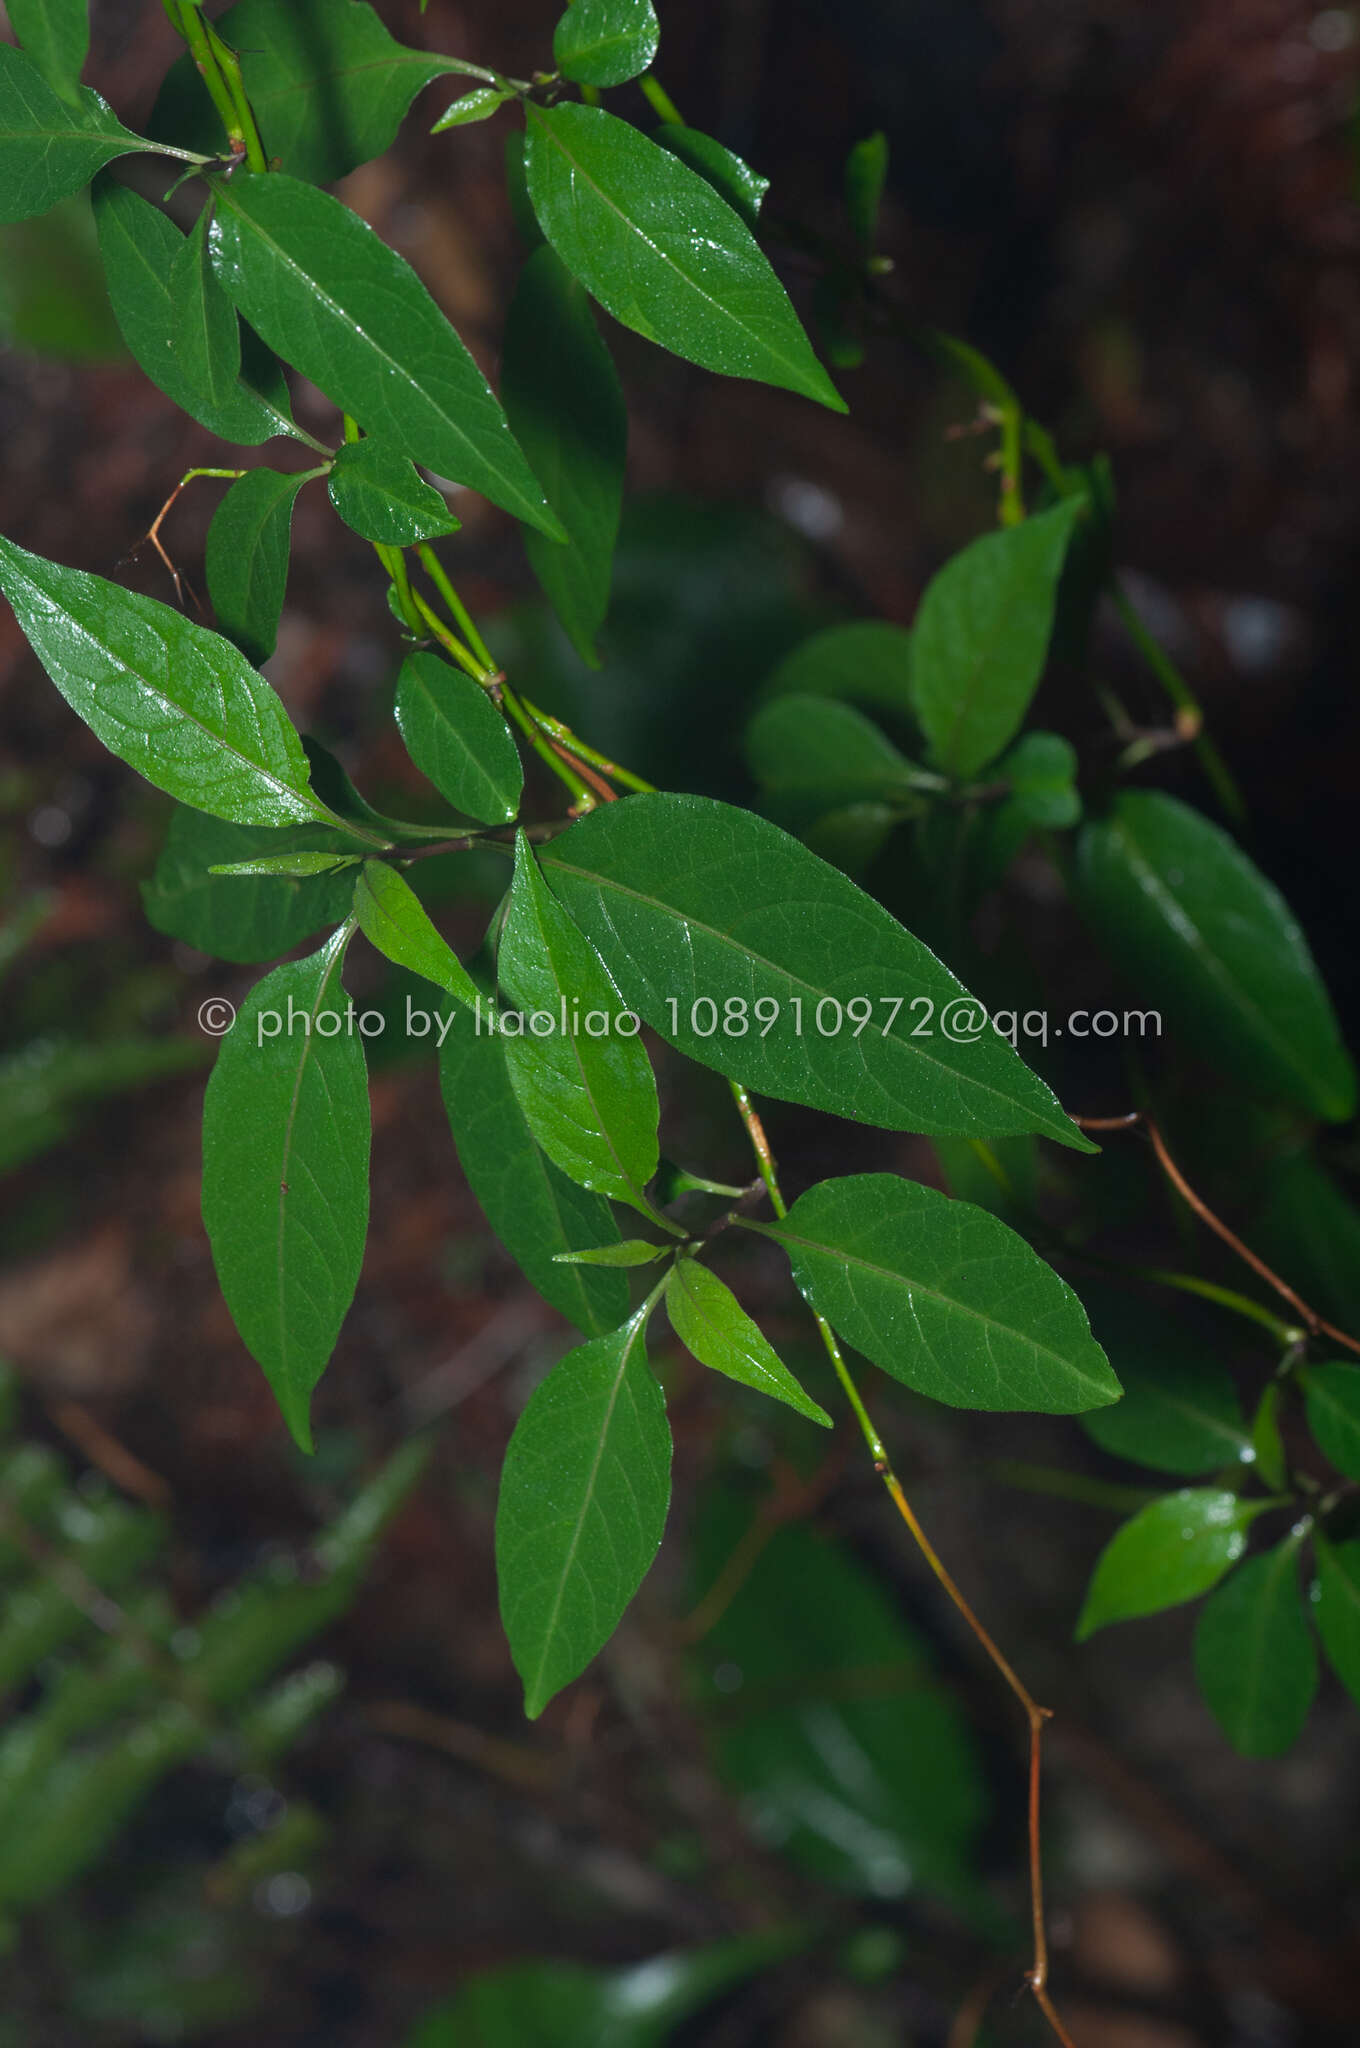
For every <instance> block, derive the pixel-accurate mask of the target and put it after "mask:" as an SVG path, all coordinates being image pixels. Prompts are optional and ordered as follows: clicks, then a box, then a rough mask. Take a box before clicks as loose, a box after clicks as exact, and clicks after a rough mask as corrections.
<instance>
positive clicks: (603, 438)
mask: <svg viewBox="0 0 1360 2048" xmlns="http://www.w3.org/2000/svg"><path fill="white" fill-rule="evenodd" d="M549 334H550V335H551V336H552V347H551V348H545V347H544V345H543V339H544V336H545V335H549ZM501 389H502V393H503V397H504V401H505V412H506V417H507V419H508V420H509V422H510V426H511V430H512V431H513V433H514V435H515V438H516V440H517V441H518V442H519V444H520V446H521V448H523V450H524V452H525V454H526V456H527V457H528V459H529V461H530V463H531V464H532V466H533V471H534V474H535V476H537V477H538V479H539V481H540V482H541V483H542V485H543V490H544V494H545V496H546V498H547V500H548V503H549V505H551V507H552V509H553V511H554V512H555V513H556V514H557V516H558V518H559V519H560V520H561V522H562V525H563V527H564V528H565V529H566V533H567V539H568V545H567V546H566V547H561V546H560V545H558V544H557V543H555V542H553V541H548V540H545V539H544V538H543V537H542V535H541V534H537V533H534V532H532V531H530V530H528V529H527V528H526V530H525V535H524V544H525V548H526V551H527V553H528V556H529V561H530V564H531V566H532V568H533V572H534V574H535V576H537V578H538V580H539V582H540V583H541V584H542V586H543V589H544V591H545V592H546V594H547V597H548V599H549V602H550V603H551V605H552V607H553V610H554V611H555V612H556V613H557V616H558V618H559V619H560V620H561V621H562V624H563V626H564V628H565V629H566V633H567V637H568V638H569V639H570V641H571V643H572V645H573V647H575V649H576V651H577V653H578V654H579V655H580V656H581V658H582V660H583V661H587V662H589V663H590V664H591V666H592V667H598V666H599V658H598V656H597V655H596V653H595V635H596V633H597V632H598V631H599V629H600V626H601V625H602V624H603V622H604V616H605V613H606V611H607V610H608V608H609V584H610V576H611V572H612V570H613V564H614V542H615V540H616V539H617V537H618V530H619V511H620V507H621V506H622V504H623V469H624V457H625V455H626V453H627V447H628V411H627V407H626V406H625V404H624V400H623V392H622V390H621V389H620V387H619V380H618V375H617V373H616V371H615V369H614V364H613V360H612V358H611V356H610V354H609V350H608V349H607V348H606V347H605V345H604V342H603V341H602V340H601V339H600V335H599V332H598V330H597V329H596V326H595V321H594V318H593V316H592V314H591V310H590V305H589V301H588V300H587V298H586V294H585V291H584V289H583V287H582V286H581V285H579V284H577V283H576V281H575V279H574V278H573V277H572V276H571V274H570V272H569V271H568V270H567V269H566V267H565V265H564V264H562V263H561V262H560V261H559V259H558V258H557V257H556V256H555V255H554V254H553V251H552V250H551V249H548V248H540V249H536V250H535V251H534V253H533V254H532V256H530V258H529V260H528V262H527V263H526V264H525V266H524V268H523V270H522V271H521V272H520V278H519V283H518V285H517V286H516V287H515V296H514V298H513V299H512V300H511V303H510V314H509V318H508V319H507V321H506V325H505V345H504V350H503V353H502V357H501Z"/></svg>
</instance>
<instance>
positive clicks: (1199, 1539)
mask: <svg viewBox="0 0 1360 2048" xmlns="http://www.w3.org/2000/svg"><path fill="white" fill-rule="evenodd" d="M1266 1505H1267V1503H1266V1502H1263V1501H1244V1500H1241V1499H1239V1497H1238V1496H1237V1494H1235V1493H1229V1492H1227V1491H1226V1490H1225V1489H1224V1488H1222V1487H1212V1486H1186V1487H1182V1488H1181V1489H1180V1490H1179V1492H1176V1493H1168V1494H1164V1495H1163V1496H1162V1498H1161V1499H1160V1500H1155V1501H1152V1502H1150V1503H1149V1505H1148V1506H1147V1507H1145V1508H1140V1510H1139V1511H1138V1513H1137V1514H1136V1515H1134V1516H1132V1517H1131V1519H1130V1520H1129V1521H1127V1522H1125V1523H1124V1524H1123V1526H1122V1527H1121V1528H1119V1529H1116V1531H1115V1533H1114V1535H1113V1536H1112V1537H1111V1538H1110V1540H1109V1542H1108V1543H1107V1544H1106V1546H1105V1548H1104V1550H1102V1552H1101V1553H1100V1556H1099V1557H1098V1558H1097V1560H1096V1568H1095V1570H1094V1572H1093V1573H1092V1574H1091V1583H1090V1586H1089V1587H1088V1589H1087V1593H1086V1601H1085V1604H1084V1606H1083V1607H1082V1610H1081V1617H1080V1619H1079V1620H1078V1622H1077V1641H1078V1642H1084V1641H1085V1640H1086V1638H1087V1636H1089V1635H1093V1634H1094V1633H1095V1631H1096V1630H1097V1629H1098V1628H1108V1627H1109V1625H1110V1623H1111V1622H1115V1621H1134V1620H1137V1619H1139V1618H1140V1617H1141V1616H1143V1615H1145V1614H1159V1613H1160V1612H1161V1611H1162V1609H1163V1608H1165V1607H1178V1606H1180V1605H1181V1604H1182V1603H1183V1602H1185V1601H1187V1600H1196V1599H1198V1598H1199V1596H1200V1594H1201V1593H1207V1592H1208V1591H1209V1589H1210V1587H1211V1586H1216V1585H1217V1584H1218V1581H1219V1580H1220V1579H1221V1578H1222V1577H1223V1575H1224V1573H1225V1572H1226V1571H1228V1570H1229V1569H1230V1567H1231V1566H1233V1565H1235V1564H1236V1563H1237V1560H1238V1559H1239V1558H1240V1557H1241V1555H1242V1552H1243V1551H1244V1550H1245V1549H1246V1545H1247V1530H1248V1529H1249V1528H1250V1526H1251V1524H1252V1522H1253V1521H1254V1520H1255V1519H1256V1517H1257V1515H1259V1514H1260V1513H1261V1511H1262V1509H1263V1508H1264V1507H1265V1506H1266Z"/></svg>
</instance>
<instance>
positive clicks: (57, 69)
mask: <svg viewBox="0 0 1360 2048" xmlns="http://www.w3.org/2000/svg"><path fill="white" fill-rule="evenodd" d="M5 11H6V13H7V14H8V15H9V25H10V27H11V28H12V29H13V30H14V33H15V35H16V36H18V38H19V41H20V43H21V44H22V45H23V47H24V49H25V50H26V51H27V52H28V54H29V56H30V57H31V58H32V59H33V62H34V63H35V64H36V65H37V67H38V69H39V71H41V73H42V75H43V77H44V78H45V79H46V80H47V83H48V84H49V85H50V86H51V87H52V90H53V91H54V92H56V93H59V94H60V96H61V97H62V99H64V100H67V101H69V102H70V103H71V104H73V105H74V104H77V103H78V102H79V97H80V91H79V89H80V74H81V72H82V70H83V69H84V67H85V59H86V57H87V56H88V54H89V49H90V9H89V0H9V4H8V6H7V8H6V10H5Z"/></svg>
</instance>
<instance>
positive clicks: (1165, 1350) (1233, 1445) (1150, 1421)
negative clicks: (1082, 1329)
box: [1081, 1285, 1253, 1479]
mask: <svg viewBox="0 0 1360 2048" xmlns="http://www.w3.org/2000/svg"><path fill="white" fill-rule="evenodd" d="M1082 1294H1083V1299H1084V1300H1085V1303H1086V1307H1087V1310H1088V1311H1089V1313H1090V1317H1091V1327H1092V1329H1093V1330H1094V1332H1095V1334H1096V1336H1097V1337H1098V1338H1099V1339H1100V1342H1101V1343H1102V1344H1103V1345H1104V1347H1105V1350H1106V1352H1107V1353H1108V1355H1109V1360H1110V1364H1111V1365H1112V1366H1113V1367H1114V1370H1115V1372H1116V1373H1117V1374H1118V1375H1119V1378H1120V1380H1121V1382H1122V1383H1123V1388H1124V1397H1123V1399H1122V1400H1121V1401H1116V1402H1115V1403H1114V1404H1113V1405H1112V1406H1111V1407H1109V1408H1098V1409H1096V1410H1094V1411H1093V1412H1092V1413H1091V1414H1090V1415H1083V1417H1082V1419H1081V1426H1082V1428H1083V1429H1084V1430H1085V1431H1086V1434H1087V1435H1088V1436H1089V1437H1092V1438H1094V1440H1095V1442H1096V1443H1098V1444H1099V1445H1100V1447H1101V1449H1102V1450H1106V1451H1109V1452H1110V1453H1111V1454H1112V1455H1113V1456H1114V1457H1116V1458H1128V1459H1129V1460H1130V1461H1131V1462H1132V1463H1133V1464H1135V1465H1150V1466H1151V1467H1152V1468H1153V1470H1154V1471H1157V1472H1175V1473H1177V1474H1178V1475H1179V1476H1180V1477H1181V1478H1184V1479H1197V1478H1199V1476H1200V1475H1201V1474H1202V1473H1205V1472H1217V1471H1219V1470H1221V1469H1222V1467H1223V1466H1225V1465H1231V1464H1236V1463H1239V1462H1240V1463H1242V1464H1244V1465H1250V1464H1251V1463H1252V1462H1253V1453H1252V1447H1251V1439H1250V1438H1249V1436H1248V1435H1247V1430H1246V1425H1245V1424H1244V1422H1243V1420H1242V1409H1241V1404H1240V1403H1239V1401H1238V1398H1237V1388H1236V1386H1235V1385H1234V1383H1233V1377H1232V1374H1231V1373H1230V1372H1229V1371H1228V1368H1227V1366H1226V1365H1223V1364H1221V1363H1220V1362H1219V1361H1218V1360H1217V1359H1216V1358H1213V1357H1211V1356H1210V1355H1209V1353H1208V1352H1207V1351H1206V1349H1205V1347H1204V1345H1203V1343H1202V1342H1201V1341H1200V1339H1199V1338H1198V1337H1197V1336H1195V1335H1192V1334H1188V1333H1187V1332H1186V1331H1185V1330H1184V1329H1183V1328H1182V1326H1181V1325H1180V1324H1179V1323H1178V1322H1177V1320H1176V1318H1175V1316H1173V1315H1172V1314H1170V1313H1169V1312H1168V1311H1167V1310H1165V1309H1161V1310H1158V1309H1153V1308H1150V1307H1149V1306H1148V1305H1147V1304H1146V1303H1145V1302H1142V1301H1139V1300H1138V1299H1136V1298H1135V1297H1132V1296H1130V1295H1127V1294H1125V1293H1123V1292H1122V1291H1120V1292H1116V1291H1115V1290H1114V1289H1110V1290H1108V1291H1106V1290H1105V1289H1103V1288H1100V1287H1098V1286H1095V1285H1088V1286H1085V1287H1083V1289H1082Z"/></svg>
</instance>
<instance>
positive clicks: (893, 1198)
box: [748, 1173, 1119, 1415]
mask: <svg viewBox="0 0 1360 2048" xmlns="http://www.w3.org/2000/svg"><path fill="white" fill-rule="evenodd" d="M748 1227H749V1228H751V1229H756V1230H759V1231H760V1232H761V1233H762V1235H764V1236H766V1237H772V1238H774V1239H775V1241H776V1242H777V1243H779V1244H782V1245H783V1247H784V1249H785V1251H786V1252H787V1253H788V1255H789V1259H790V1261H791V1263H792V1266H793V1277H794V1279H795V1280H796V1281H797V1283H798V1286H799V1289H800V1291H801V1292H802V1293H803V1294H804V1295H806V1297H807V1299H808V1300H809V1301H810V1302H811V1304H812V1306H813V1307H814V1308H815V1309H816V1310H818V1312H819V1313H820V1314H822V1315H824V1316H825V1317H826V1319H827V1321H828V1322H830V1323H833V1324H834V1325H835V1327H836V1329H837V1330H838V1331H839V1332H840V1334H841V1335H842V1336H843V1337H844V1338H845V1339H846V1340H847V1342H848V1343H850V1344H853V1345H854V1347H855V1349H856V1350H857V1351H862V1352H863V1353H864V1355H865V1357H866V1358H871V1359H872V1360H873V1362H874V1364H875V1365H880V1366H882V1368H883V1370H884V1371H885V1372H887V1373H891V1374H892V1376H893V1378H894V1379H896V1380H901V1381H902V1383H903V1385H904V1386H908V1387H914V1388H915V1390H916V1391H917V1393H920V1394H928V1395H929V1396H930V1398H931V1399H932V1400H935V1401H948V1402H949V1403H950V1404H951V1405H952V1406H953V1407H956V1408H987V1409H997V1408H1003V1409H1029V1410H1033V1411H1035V1412H1037V1413H1040V1414H1045V1415H1072V1414H1075V1413H1077V1412H1078V1410H1080V1409H1083V1408H1096V1407H1099V1406H1100V1405H1101V1404H1102V1403H1104V1402H1106V1401H1114V1400H1117V1399H1118V1398H1119V1382H1118V1380H1117V1379H1116V1378H1115V1376H1114V1374H1113V1373H1112V1372H1111V1370H1110V1367H1109V1364H1108V1363H1107V1361H1106V1358H1105V1354H1104V1352H1103V1351H1102V1350H1101V1348H1100V1346H1099V1345H1098V1344H1097V1343H1096V1341H1095V1339H1094V1338H1093V1337H1092V1335H1091V1332H1090V1328H1089V1326H1088V1324H1087V1321H1086V1313H1085V1310H1084V1309H1083V1308H1082V1305H1081V1303H1080V1302H1079V1301H1078V1299H1077V1297H1076V1295H1075V1294H1074V1293H1073V1292H1072V1290H1071V1288H1070V1287H1069V1286H1068V1285H1067V1283H1066V1282H1065V1281H1064V1280H1060V1279H1059V1278H1058V1275H1057V1274H1056V1273H1055V1272H1054V1271H1053V1269H1052V1267H1051V1266H1046V1265H1045V1264H1044V1262H1043V1260H1042V1259H1041V1258H1040V1257H1039V1256H1038V1254H1037V1253H1036V1252H1033V1251H1031V1249H1030V1247H1029V1246H1028V1245H1027V1244H1026V1243H1025V1240H1024V1239H1023V1238H1022V1237H1018V1236H1017V1235H1016V1233H1015V1232H1014V1231H1013V1230H1011V1229H1009V1228H1008V1227H1007V1226H1006V1225H1005V1224H1004V1223H1001V1222H999V1221H998V1220H997V1218H996V1217H995V1216H989V1215H988V1213H987V1211H986V1210H985V1209H975V1208H974V1207H973V1206H972V1204H971V1203H970V1202H954V1201H951V1200H950V1199H949V1197H948V1196H947V1195H942V1194H940V1193H938V1192H937V1190H936V1189H934V1188H926V1187H921V1186H920V1185H919V1184H918V1183H917V1182H916V1181H911V1180H901V1179H899V1178H898V1176H897V1175H896V1174H891V1173H860V1174H851V1175H849V1176H847V1177H846V1178H845V1179H843V1180H825V1181H821V1182H820V1183H819V1184H818V1185H817V1186H816V1187H813V1188H809V1189H808V1191H807V1193H806V1194H805V1195H800V1196H799V1198H798V1200H797V1201H796V1202H795V1203H794V1205H793V1207H792V1208H791V1209H790V1210H789V1213H788V1215H787V1217H786V1218H785V1219H784V1220H783V1221H782V1222H780V1223H769V1224H751V1225H749V1226H748Z"/></svg>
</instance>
